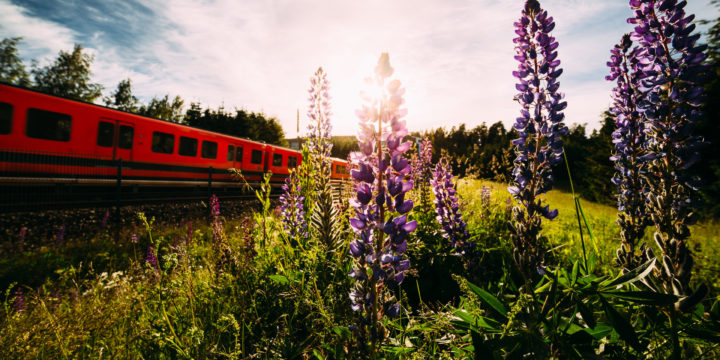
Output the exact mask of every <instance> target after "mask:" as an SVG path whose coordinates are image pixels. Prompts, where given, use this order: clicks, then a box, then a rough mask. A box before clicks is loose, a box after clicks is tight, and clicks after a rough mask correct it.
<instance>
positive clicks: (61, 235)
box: [55, 224, 65, 246]
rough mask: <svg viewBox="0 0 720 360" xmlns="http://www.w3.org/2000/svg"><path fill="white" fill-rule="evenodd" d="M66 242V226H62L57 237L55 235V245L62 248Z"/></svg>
mask: <svg viewBox="0 0 720 360" xmlns="http://www.w3.org/2000/svg"><path fill="white" fill-rule="evenodd" d="M64 241H65V224H63V225H60V227H59V228H58V232H57V235H55V243H56V244H57V246H60V245H62V244H63V242H64Z"/></svg>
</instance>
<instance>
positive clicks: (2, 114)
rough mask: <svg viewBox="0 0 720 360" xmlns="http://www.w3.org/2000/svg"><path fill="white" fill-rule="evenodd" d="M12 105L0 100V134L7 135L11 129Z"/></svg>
mask: <svg viewBox="0 0 720 360" xmlns="http://www.w3.org/2000/svg"><path fill="white" fill-rule="evenodd" d="M12 114H13V107H12V105H10V104H8V103H4V102H0V134H2V135H7V134H9V133H10V130H11V129H12Z"/></svg>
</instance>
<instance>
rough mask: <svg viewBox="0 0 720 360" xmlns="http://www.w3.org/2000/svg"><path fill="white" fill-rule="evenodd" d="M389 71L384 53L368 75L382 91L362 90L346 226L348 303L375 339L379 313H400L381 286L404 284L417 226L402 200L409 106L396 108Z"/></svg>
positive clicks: (398, 91)
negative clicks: (350, 234)
mask: <svg viewBox="0 0 720 360" xmlns="http://www.w3.org/2000/svg"><path fill="white" fill-rule="evenodd" d="M393 71H394V70H393V68H392V67H391V66H390V60H389V56H388V54H387V53H383V54H382V55H381V56H380V59H379V61H378V65H377V66H376V67H375V76H374V77H373V78H368V79H366V82H367V84H368V85H369V86H371V87H373V88H374V89H377V90H379V92H381V94H379V95H376V96H377V97H372V96H371V95H369V94H367V93H365V94H363V98H364V99H365V101H366V102H365V104H364V105H363V106H362V108H361V109H360V110H357V112H356V113H357V115H358V117H359V118H360V120H361V122H360V129H361V130H360V133H359V134H358V142H359V144H358V145H359V147H360V152H357V153H354V154H353V157H352V158H353V163H354V165H356V168H355V169H353V170H352V171H351V175H352V178H353V179H354V180H355V182H356V183H355V195H356V196H355V198H353V199H352V200H351V206H353V207H354V208H355V216H354V217H353V218H351V219H350V225H351V226H352V228H353V230H354V231H355V235H356V238H355V240H354V241H352V242H351V243H350V254H351V255H352V256H353V258H354V259H355V266H354V268H353V270H352V272H351V274H350V276H351V277H353V278H354V279H355V280H356V282H355V286H354V289H353V290H352V292H351V293H350V301H351V305H352V309H353V310H355V311H359V312H361V314H363V321H362V322H361V324H364V325H367V326H368V327H369V331H370V337H371V338H372V339H373V343H374V341H375V340H378V339H382V336H383V335H382V330H381V327H380V324H379V320H380V316H382V314H383V313H384V314H386V315H388V316H393V315H397V314H399V311H400V308H399V305H398V304H396V303H395V302H394V301H392V298H391V297H390V296H389V295H388V294H387V290H385V289H387V288H388V287H390V288H394V287H397V286H398V285H399V284H400V283H402V281H403V279H404V276H405V274H404V273H405V271H406V270H408V269H409V267H410V261H409V260H404V259H403V256H402V255H403V254H404V253H405V250H406V249H407V241H406V239H407V236H408V234H409V233H411V232H413V231H415V229H416V228H417V222H416V221H414V220H413V221H408V218H407V216H408V215H407V214H408V212H409V211H410V210H412V208H413V202H412V200H405V194H406V193H407V192H408V191H409V190H411V189H412V187H413V182H412V180H405V176H406V175H408V174H409V173H410V170H411V168H410V164H409V162H408V160H406V159H405V158H404V156H403V154H404V153H405V152H406V151H408V150H409V149H410V143H409V142H403V141H402V140H403V138H404V137H405V135H407V129H406V127H405V121H404V120H402V118H403V117H405V115H406V114H407V109H404V108H403V109H401V108H400V106H402V105H403V103H404V99H403V97H402V95H403V94H404V93H405V89H403V88H401V87H400V81H398V80H389V78H390V76H391V75H392V73H393ZM383 140H384V141H385V144H386V145H385V146H383ZM385 235H387V238H386V237H385ZM368 271H372V274H373V276H372V277H368V276H367V274H368ZM362 328H363V329H365V327H362Z"/></svg>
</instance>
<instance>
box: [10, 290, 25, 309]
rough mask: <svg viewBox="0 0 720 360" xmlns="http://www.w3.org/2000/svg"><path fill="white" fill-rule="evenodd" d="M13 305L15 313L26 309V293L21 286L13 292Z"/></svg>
mask: <svg viewBox="0 0 720 360" xmlns="http://www.w3.org/2000/svg"><path fill="white" fill-rule="evenodd" d="M12 307H13V310H15V313H18V314H19V313H22V312H24V311H25V294H24V293H23V291H22V289H21V288H19V287H18V288H17V289H15V292H14V293H13V303H12Z"/></svg>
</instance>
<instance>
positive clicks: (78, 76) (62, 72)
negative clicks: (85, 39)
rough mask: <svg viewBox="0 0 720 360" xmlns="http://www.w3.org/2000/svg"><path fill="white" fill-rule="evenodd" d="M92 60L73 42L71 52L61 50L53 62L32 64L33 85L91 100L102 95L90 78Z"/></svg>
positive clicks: (99, 87) (98, 87)
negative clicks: (41, 65) (45, 64)
mask: <svg viewBox="0 0 720 360" xmlns="http://www.w3.org/2000/svg"><path fill="white" fill-rule="evenodd" d="M93 60H94V56H92V55H89V54H85V53H83V47H82V46H81V45H80V44H75V47H74V48H73V51H72V52H66V51H62V50H61V51H60V54H59V55H58V57H57V59H55V61H54V62H53V63H51V64H49V65H47V66H45V67H36V66H33V69H32V71H31V72H32V75H33V86H34V88H35V89H37V90H38V91H42V92H46V93H48V94H52V95H56V96H62V97H66V98H70V99H76V100H82V101H87V102H93V101H95V99H97V98H99V97H100V96H101V95H102V93H101V91H102V88H103V87H102V85H100V84H95V83H92V82H91V80H90V76H91V75H92V73H91V72H90V67H91V66H92V63H93Z"/></svg>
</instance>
